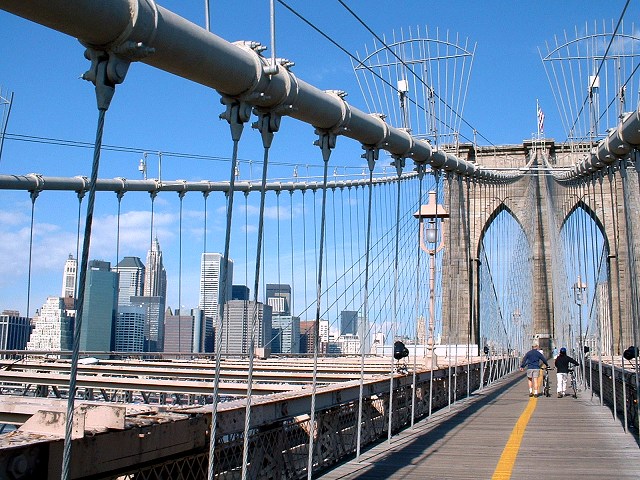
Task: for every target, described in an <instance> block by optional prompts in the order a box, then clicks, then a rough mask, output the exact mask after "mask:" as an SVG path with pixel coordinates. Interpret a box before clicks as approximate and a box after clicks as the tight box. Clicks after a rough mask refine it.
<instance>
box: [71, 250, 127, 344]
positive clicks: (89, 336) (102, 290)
mask: <svg viewBox="0 0 640 480" xmlns="http://www.w3.org/2000/svg"><path fill="white" fill-rule="evenodd" d="M84 291H85V293H84V308H83V313H82V330H81V331H80V350H89V351H110V350H111V349H112V348H113V347H114V344H115V338H114V337H115V328H114V327H115V325H114V324H115V319H116V307H117V300H118V274H117V273H115V272H112V271H111V264H110V263H109V262H104V261H102V260H91V261H90V262H89V268H88V269H87V278H86V283H85V288H84Z"/></svg>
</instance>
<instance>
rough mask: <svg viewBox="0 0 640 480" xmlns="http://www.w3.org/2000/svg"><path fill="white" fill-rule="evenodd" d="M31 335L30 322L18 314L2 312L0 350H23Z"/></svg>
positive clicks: (8, 311) (9, 311)
mask: <svg viewBox="0 0 640 480" xmlns="http://www.w3.org/2000/svg"><path fill="white" fill-rule="evenodd" d="M29 335H31V322H30V320H29V319H28V318H27V317H21V316H20V313H19V312H16V311H12V310H4V311H3V312H2V313H1V314H0V350H24V349H25V347H26V346H27V341H28V340H29Z"/></svg>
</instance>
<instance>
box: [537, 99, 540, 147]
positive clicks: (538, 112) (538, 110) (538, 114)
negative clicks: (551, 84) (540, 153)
mask: <svg viewBox="0 0 640 480" xmlns="http://www.w3.org/2000/svg"><path fill="white" fill-rule="evenodd" d="M539 116H540V105H539V104H538V99H537V98H536V125H538V139H540V117H539Z"/></svg>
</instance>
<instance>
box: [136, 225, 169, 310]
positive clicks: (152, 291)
mask: <svg viewBox="0 0 640 480" xmlns="http://www.w3.org/2000/svg"><path fill="white" fill-rule="evenodd" d="M142 294H143V295H144V296H145V297H162V298H163V299H166V296H167V271H166V270H165V269H164V264H163V263H162V250H160V243H159V242H158V238H155V239H154V240H153V242H152V243H151V249H149V251H148V252H147V269H146V272H145V276H144V292H143V293H142ZM163 311H164V309H163Z"/></svg>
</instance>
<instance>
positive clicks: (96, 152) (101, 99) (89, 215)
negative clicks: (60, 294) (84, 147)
mask: <svg viewBox="0 0 640 480" xmlns="http://www.w3.org/2000/svg"><path fill="white" fill-rule="evenodd" d="M87 54H89V55H90V56H91V58H92V60H94V61H93V63H92V69H91V70H90V71H89V72H87V73H86V74H85V75H84V78H86V79H89V80H92V81H93V83H94V85H95V87H96V88H95V91H96V99H97V104H98V125H97V129H96V139H95V142H94V149H93V163H92V167H91V183H90V187H89V197H88V201H87V212H86V219H85V225H84V239H83V243H82V261H81V263H80V275H79V277H80V278H79V287H78V297H77V302H76V323H75V328H74V332H73V352H72V354H71V367H70V372H69V394H68V399H67V400H68V401H67V417H66V425H65V434H64V445H63V454H62V473H61V478H62V480H68V479H69V476H70V471H71V432H72V428H73V413H74V412H73V410H74V403H75V392H76V377H77V372H78V357H79V350H80V334H81V331H82V315H83V313H84V293H85V284H86V276H87V265H88V262H89V247H90V244H91V227H92V225H93V210H94V204H95V198H96V181H97V180H98V169H99V166H100V150H101V148H102V134H103V130H104V120H105V114H106V111H107V110H108V108H109V104H110V103H111V99H112V98H113V94H114V92H115V82H118V83H119V82H121V81H122V80H124V75H123V76H122V77H121V78H118V79H116V80H113V79H112V78H110V77H109V76H108V71H107V63H108V62H109V61H114V62H117V61H121V62H123V63H126V62H125V61H124V60H114V59H113V58H110V56H109V54H107V53H106V52H97V51H95V50H92V49H90V48H88V49H87ZM125 72H126V69H125Z"/></svg>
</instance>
